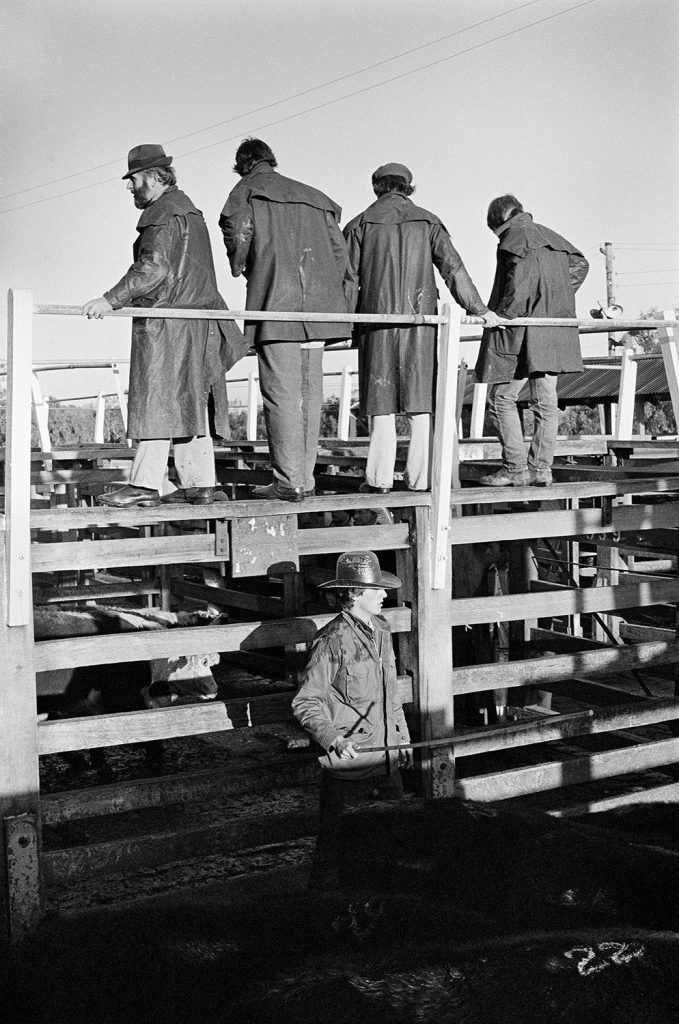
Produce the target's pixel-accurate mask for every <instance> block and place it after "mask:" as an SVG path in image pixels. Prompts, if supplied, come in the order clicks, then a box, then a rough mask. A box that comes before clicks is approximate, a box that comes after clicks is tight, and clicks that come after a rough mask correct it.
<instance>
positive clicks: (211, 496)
mask: <svg viewBox="0 0 679 1024" xmlns="http://www.w3.org/2000/svg"><path fill="white" fill-rule="evenodd" d="M186 497H187V499H188V501H189V502H190V503H191V504H192V505H211V504H212V503H213V501H228V500H229V499H228V498H227V496H226V495H225V494H224V491H220V490H219V489H218V488H216V487H187V488H186Z"/></svg>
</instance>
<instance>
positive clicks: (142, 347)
mask: <svg viewBox="0 0 679 1024" xmlns="http://www.w3.org/2000/svg"><path fill="white" fill-rule="evenodd" d="M171 164H172V157H171V156H166V154H165V151H164V150H163V147H162V146H157V145H144V146H135V148H134V149H131V150H130V152H129V155H128V170H127V173H126V174H124V175H123V181H127V188H128V189H129V190H130V192H131V193H132V197H133V199H134V205H135V206H136V207H137V208H138V209H140V210H141V211H142V214H141V217H140V218H139V223H138V224H137V231H138V233H139V234H138V236H137V239H136V240H135V243H134V249H133V255H134V262H133V264H132V266H131V267H130V268H129V270H128V271H127V272H126V273H125V274H124V276H123V277H122V278H121V279H120V281H118V283H117V284H116V285H114V286H113V288H111V289H110V290H109V291H107V292H105V293H104V295H102V296H101V297H100V298H97V299H91V300H90V301H89V302H86V303H85V305H84V306H83V308H82V312H83V315H84V316H87V317H89V318H90V319H91V318H93V317H94V318H99V317H102V316H105V315H106V314H107V313H110V312H112V310H114V309H120V308H121V307H123V306H139V307H143V308H148V307H153V306H158V307H161V308H170V307H173V306H175V307H179V308H189V309H226V308H227V306H226V303H225V302H224V300H223V298H222V297H221V295H220V294H219V291H218V290H217V280H216V277H215V270H214V263H213V260H212V250H211V248H210V239H209V236H208V232H207V226H206V224H205V221H204V219H203V215H202V213H201V212H200V210H198V209H197V208H196V207H195V206H194V204H193V203H192V202H191V200H190V199H189V197H188V196H187V195H185V193H184V192H181V191H180V190H179V189H178V188H177V177H176V174H175V171H174V168H173V167H172V166H171ZM246 351H247V343H246V341H245V338H244V337H243V335H242V333H241V332H240V330H239V329H238V328H237V327H236V325H235V324H234V323H233V321H231V320H179V319H178V320H170V319H168V320H166V319H158V318H157V319H153V318H151V317H144V318H141V317H139V318H137V317H135V319H134V320H133V321H132V351H131V359H130V386H129V402H128V424H127V435H128V437H130V438H134V439H135V440H137V441H138V447H137V451H136V454H135V458H134V462H133V464H132V471H131V474H130V482H129V484H128V485H127V486H125V487H122V488H119V489H118V490H117V491H114V492H113V493H110V494H102V495H100V497H99V499H98V500H99V502H100V503H101V504H105V505H111V506H113V507H115V508H129V507H132V506H135V505H142V506H153V505H158V504H160V501H161V498H160V492H161V490H163V491H167V490H168V487H167V486H166V485H165V484H164V481H165V478H166V473H167V460H168V455H169V451H170V444H171V443H172V444H173V446H174V463H175V469H176V471H177V477H178V480H179V488H178V489H177V490H174V491H172V492H171V493H168V494H166V495H165V496H164V498H163V500H164V501H170V502H175V501H176V502H184V501H187V502H190V503H191V504H195V505H205V504H209V503H210V502H211V501H212V500H213V497H214V485H215V461H214V450H213V446H212V438H211V436H210V430H209V428H208V423H207V408H208V400H209V399H210V398H211V399H212V401H213V403H214V427H215V432H216V433H217V434H221V435H223V436H226V437H228V436H229V426H228V405H227V398H226V383H225V378H224V375H225V373H226V371H227V370H228V369H230V367H231V366H233V364H234V363H235V362H237V360H238V359H240V358H241V356H243V355H244V354H245V353H246ZM221 497H222V498H223V495H221Z"/></svg>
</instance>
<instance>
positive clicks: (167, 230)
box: [104, 218, 176, 309]
mask: <svg viewBox="0 0 679 1024" xmlns="http://www.w3.org/2000/svg"><path fill="white" fill-rule="evenodd" d="M175 219H176V218H172V219H171V220H170V221H168V222H167V223H166V224H159V225H155V226H153V227H148V228H145V230H144V231H143V232H142V234H141V235H140V248H139V253H138V255H137V259H136V260H135V262H134V263H133V264H132V266H131V267H130V269H129V270H128V271H127V273H126V274H125V275H124V276H123V277H121V279H120V280H119V281H118V283H117V284H115V285H114V286H113V288H111V290H110V291H108V292H104V297H105V298H106V299H108V301H109V302H110V303H111V305H112V306H113V308H114V309H121V308H122V307H123V306H129V305H130V303H131V302H132V300H133V299H141V298H143V297H144V296H146V295H152V294H153V292H154V291H155V290H156V289H157V288H158V286H159V285H160V284H162V282H163V281H164V280H165V278H166V277H167V275H168V273H169V272H170V265H171V261H170V252H171V249H172V245H171V234H172V232H173V231H175V230H176V225H175V224H174V221H175Z"/></svg>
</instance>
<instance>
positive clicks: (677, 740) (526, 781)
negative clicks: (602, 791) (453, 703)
mask: <svg viewBox="0 0 679 1024" xmlns="http://www.w3.org/2000/svg"><path fill="white" fill-rule="evenodd" d="M678 759H679V737H673V738H672V739H669V740H658V741H656V742H654V743H646V744H644V745H643V746H638V747H621V748H618V749H616V750H606V751H604V752H602V753H598V754H587V755H586V756H585V757H575V758H573V759H571V760H568V761H559V762H550V763H549V764H539V765H532V766H531V767H528V768H515V769H512V770H510V771H505V772H494V773H490V774H488V775H477V776H475V777H474V778H469V779H458V780H457V782H456V783H455V795H456V796H457V797H460V798H461V799H463V800H480V801H492V800H508V799H511V798H514V797H517V796H527V795H528V794H529V793H541V792H544V791H545V790H548V789H557V788H559V787H562V786H576V785H578V784H580V783H583V782H594V781H595V780H597V779H610V778H611V777H612V776H614V775H629V774H631V773H632V772H639V771H647V770H648V769H649V768H657V767H659V766H660V765H664V764H673V763H674V762H675V761H677V760H678Z"/></svg>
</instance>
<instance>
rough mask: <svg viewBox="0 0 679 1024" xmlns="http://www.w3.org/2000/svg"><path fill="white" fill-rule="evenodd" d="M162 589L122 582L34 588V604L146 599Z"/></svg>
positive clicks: (146, 584) (147, 584) (150, 585)
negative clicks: (126, 598)
mask: <svg viewBox="0 0 679 1024" xmlns="http://www.w3.org/2000/svg"><path fill="white" fill-rule="evenodd" d="M159 593H160V588H159V587H157V586H154V585H153V584H150V583H135V582H133V581H132V580H129V581H127V582H126V581H125V580H121V581H120V583H119V584H114V583H108V584H105V583H102V584H96V583H93V584H91V585H90V586H83V587H57V588H50V589H49V590H47V589H38V588H37V587H34V588H33V604H36V605H43V604H65V603H66V602H68V601H111V600H113V599H114V598H117V597H145V596H148V595H150V594H159Z"/></svg>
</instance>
